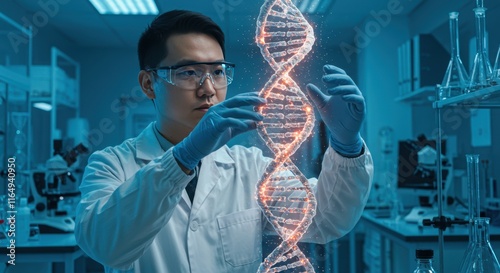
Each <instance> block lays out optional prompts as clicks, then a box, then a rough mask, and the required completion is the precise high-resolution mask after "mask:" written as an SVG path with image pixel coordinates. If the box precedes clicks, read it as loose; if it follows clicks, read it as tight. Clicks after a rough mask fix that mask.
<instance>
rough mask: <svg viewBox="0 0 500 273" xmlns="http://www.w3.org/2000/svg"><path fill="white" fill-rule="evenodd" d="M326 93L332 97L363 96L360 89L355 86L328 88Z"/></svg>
mask: <svg viewBox="0 0 500 273" xmlns="http://www.w3.org/2000/svg"><path fill="white" fill-rule="evenodd" d="M326 91H327V92H328V94H329V95H332V96H344V95H361V91H359V89H358V87H357V86H355V85H342V86H337V87H334V88H328V89H327V90H326Z"/></svg>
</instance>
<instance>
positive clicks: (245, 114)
mask: <svg viewBox="0 0 500 273" xmlns="http://www.w3.org/2000/svg"><path fill="white" fill-rule="evenodd" d="M217 115H219V116H220V117H221V118H237V119H251V120H255V121H261V120H263V119H264V117H263V116H262V115H261V114H259V113H257V112H255V111H253V110H249V109H245V108H224V109H222V110H220V111H217Z"/></svg>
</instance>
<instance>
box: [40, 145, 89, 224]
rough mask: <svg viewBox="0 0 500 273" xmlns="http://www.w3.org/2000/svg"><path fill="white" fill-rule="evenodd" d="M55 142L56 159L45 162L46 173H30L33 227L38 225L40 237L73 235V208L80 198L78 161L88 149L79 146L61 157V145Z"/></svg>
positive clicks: (54, 157)
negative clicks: (57, 234) (33, 208)
mask: <svg viewBox="0 0 500 273" xmlns="http://www.w3.org/2000/svg"><path fill="white" fill-rule="evenodd" d="M54 142H55V143H54V147H55V156H53V157H52V158H50V159H49V160H48V161H47V163H46V169H45V170H44V171H39V170H34V171H32V172H31V177H30V182H31V193H32V195H33V200H34V203H35V210H34V214H33V221H32V224H35V225H38V226H39V228H40V232H42V233H60V232H73V231H74V228H75V222H74V220H73V217H74V215H73V214H74V205H76V203H77V201H78V199H79V198H80V192H79V191H78V181H79V173H80V170H79V169H78V164H77V159H78V156H79V155H81V154H84V153H87V152H88V149H87V147H85V146H84V145H83V144H79V145H77V146H75V147H74V148H73V149H71V150H70V151H68V152H67V153H62V152H61V151H60V150H59V147H61V143H59V142H60V141H58V140H56V141H54ZM75 199H76V200H75Z"/></svg>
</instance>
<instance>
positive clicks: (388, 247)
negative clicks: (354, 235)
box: [360, 210, 500, 273]
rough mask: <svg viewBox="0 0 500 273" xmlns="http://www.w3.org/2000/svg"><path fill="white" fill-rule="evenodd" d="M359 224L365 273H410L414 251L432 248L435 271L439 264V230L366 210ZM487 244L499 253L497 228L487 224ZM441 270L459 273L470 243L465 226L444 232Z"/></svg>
mask: <svg viewBox="0 0 500 273" xmlns="http://www.w3.org/2000/svg"><path fill="white" fill-rule="evenodd" d="M360 224H362V225H363V226H364V229H365V245H364V249H363V253H364V254H363V260H364V262H363V264H364V266H365V271H364V272H366V273H368V272H369V273H376V272H384V273H391V272H413V271H412V270H414V269H415V268H416V261H415V250H416V249H433V250H434V263H435V264H436V265H435V267H434V268H439V267H438V266H437V263H438V259H437V256H438V253H437V251H438V249H439V248H438V236H439V230H438V229H436V228H434V227H429V226H419V225H418V224H416V223H408V222H406V221H404V220H403V218H401V219H399V218H398V219H397V220H395V219H389V218H384V217H377V216H376V214H375V213H373V212H372V211H369V210H368V211H365V212H364V213H363V215H362V217H361V221H360ZM489 231H490V242H491V244H492V247H493V249H494V251H495V253H500V227H498V226H491V225H490V230H489ZM443 235H444V246H445V249H444V268H445V271H446V272H458V267H459V265H460V262H461V259H462V257H463V255H464V252H465V249H466V248H467V245H468V243H469V231H468V227H467V226H466V225H454V226H453V227H451V228H447V229H446V230H445V231H444V232H443Z"/></svg>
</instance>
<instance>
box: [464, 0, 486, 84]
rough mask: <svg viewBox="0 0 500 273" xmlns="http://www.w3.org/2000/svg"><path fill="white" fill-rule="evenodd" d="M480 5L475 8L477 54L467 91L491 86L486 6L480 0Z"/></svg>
mask: <svg viewBox="0 0 500 273" xmlns="http://www.w3.org/2000/svg"><path fill="white" fill-rule="evenodd" d="M477 6H478V7H476V8H475V9H474V13H475V17H476V56H475V57H474V67H473V68H472V73H471V76H470V83H469V87H468V88H467V92H473V91H476V90H479V89H482V88H485V87H488V86H490V83H489V77H490V76H491V64H490V60H489V58H488V52H487V49H486V42H485V39H486V35H485V32H486V27H485V25H486V8H484V7H483V6H482V1H478V5H477Z"/></svg>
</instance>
